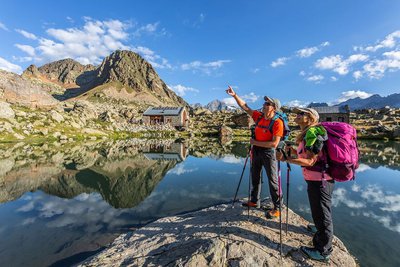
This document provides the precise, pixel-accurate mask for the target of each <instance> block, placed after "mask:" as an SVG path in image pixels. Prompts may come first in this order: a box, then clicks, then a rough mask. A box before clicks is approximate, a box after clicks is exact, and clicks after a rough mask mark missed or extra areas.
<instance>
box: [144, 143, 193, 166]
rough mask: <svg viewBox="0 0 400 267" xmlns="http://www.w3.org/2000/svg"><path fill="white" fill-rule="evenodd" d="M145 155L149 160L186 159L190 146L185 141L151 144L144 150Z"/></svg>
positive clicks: (178, 160)
mask: <svg viewBox="0 0 400 267" xmlns="http://www.w3.org/2000/svg"><path fill="white" fill-rule="evenodd" d="M143 155H144V156H145V157H146V158H147V159H149V160H166V161H177V162H181V161H184V160H185V159H186V157H187V155H188V148H187V146H186V145H185V144H184V143H171V144H150V145H148V147H147V148H146V149H144V150H143Z"/></svg>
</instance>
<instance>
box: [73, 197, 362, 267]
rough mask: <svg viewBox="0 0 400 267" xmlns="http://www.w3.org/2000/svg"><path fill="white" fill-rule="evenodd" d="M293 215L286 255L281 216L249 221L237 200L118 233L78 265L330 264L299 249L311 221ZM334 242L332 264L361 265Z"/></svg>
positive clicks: (255, 213) (256, 214)
mask: <svg viewBox="0 0 400 267" xmlns="http://www.w3.org/2000/svg"><path fill="white" fill-rule="evenodd" d="M289 218H290V219H289V231H288V234H287V235H286V234H285V232H284V231H282V233H283V236H282V239H283V246H282V251H283V255H282V258H281V257H280V256H279V240H280V239H279V220H278V219H276V220H267V219H266V218H265V211H263V210H261V209H260V210H255V209H252V210H250V216H249V220H248V216H247V209H244V208H242V207H241V206H240V204H239V203H237V204H236V205H235V208H233V209H232V208H231V205H230V204H223V205H218V206H214V207H210V208H206V209H203V210H200V211H197V212H192V213H187V214H184V215H180V216H172V217H166V218H163V219H159V220H157V221H155V222H153V223H150V224H148V225H147V226H145V227H143V228H140V229H137V230H136V231H134V232H129V233H127V234H123V235H121V236H119V237H118V238H117V239H115V241H114V242H113V243H112V244H111V245H110V246H109V247H108V248H107V249H105V250H103V251H102V252H100V253H99V254H97V255H95V256H94V257H92V258H90V259H88V260H86V261H85V262H83V263H81V264H80V266H196V267H197V266H326V264H323V263H320V262H316V261H312V260H310V259H307V258H305V256H304V255H303V254H302V253H301V252H300V251H299V250H298V248H299V246H302V245H309V243H310V242H311V234H310V233H308V232H307V230H306V225H307V224H308V222H307V221H306V220H304V219H303V218H301V217H300V216H298V215H296V214H295V213H293V212H292V211H290V212H289ZM282 221H283V222H284V221H285V215H283V216H282ZM333 244H334V251H333V254H332V258H331V262H330V266H357V264H356V262H355V259H354V258H353V257H352V256H351V255H350V254H349V252H348V251H347V249H346V248H345V246H344V245H343V243H342V242H341V241H340V240H339V239H337V238H336V237H335V238H334V240H333Z"/></svg>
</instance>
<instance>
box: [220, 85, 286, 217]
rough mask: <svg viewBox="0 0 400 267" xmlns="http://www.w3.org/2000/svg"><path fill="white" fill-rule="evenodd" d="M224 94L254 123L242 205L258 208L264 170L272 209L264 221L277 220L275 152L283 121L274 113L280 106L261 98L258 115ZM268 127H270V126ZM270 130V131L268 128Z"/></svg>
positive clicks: (278, 194)
mask: <svg viewBox="0 0 400 267" xmlns="http://www.w3.org/2000/svg"><path fill="white" fill-rule="evenodd" d="M226 93H227V94H229V95H230V96H232V97H233V98H234V99H235V100H236V102H237V104H238V105H239V107H241V108H242V109H243V110H244V111H245V112H246V113H247V114H249V115H250V116H251V117H252V118H253V120H254V122H255V123H256V128H255V139H253V138H252V139H250V144H251V145H252V147H253V150H252V153H253V159H252V161H251V170H252V171H251V176H252V177H251V182H252V190H251V199H250V200H249V201H248V202H246V203H244V204H243V205H244V206H250V207H260V204H261V203H260V193H261V182H262V181H261V171H262V167H263V166H264V168H265V171H266V172H267V176H268V185H269V191H270V194H271V199H272V204H273V209H271V210H270V211H268V213H267V217H269V218H277V217H279V215H280V213H279V208H280V205H281V199H282V196H281V194H280V192H279V190H280V188H279V185H278V173H277V160H276V155H275V148H276V147H277V146H278V144H279V142H280V141H281V138H282V137H283V133H284V125H283V121H282V120H280V119H275V120H273V118H274V117H275V113H276V111H277V110H280V108H281V104H280V102H279V100H278V99H273V98H270V97H267V96H265V97H264V100H265V102H264V104H263V107H262V112H259V111H257V110H252V109H251V108H249V106H247V104H246V102H245V101H243V100H242V99H241V98H240V97H239V96H238V95H237V94H236V93H235V91H234V90H233V89H232V87H230V86H229V87H228V89H227V90H226ZM271 123H272V125H270V124H271ZM270 126H272V127H270Z"/></svg>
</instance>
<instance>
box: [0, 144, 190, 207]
mask: <svg viewBox="0 0 400 267" xmlns="http://www.w3.org/2000/svg"><path fill="white" fill-rule="evenodd" d="M19 148H22V151H21V149H19ZM26 150H28V151H31V152H32V153H29V154H27V155H26V156H27V157H24V151H26ZM4 154H5V155H7V154H14V155H15V156H14V157H8V158H5V159H1V160H0V167H1V172H0V174H1V176H0V177H1V178H0V179H1V182H2V186H1V187H0V201H1V202H7V201H11V200H15V199H18V198H19V197H20V196H21V195H23V194H24V193H25V192H29V191H31V192H32V191H36V190H41V191H43V192H45V193H47V194H49V195H54V196H58V197H61V198H74V197H76V196H78V195H81V194H83V193H86V194H90V193H95V192H97V193H99V194H100V195H101V196H102V197H103V199H104V200H106V201H107V202H108V203H109V204H110V205H112V206H113V207H115V208H131V207H134V206H136V205H137V204H139V203H140V202H141V201H143V200H144V199H145V198H146V197H147V196H148V195H149V194H150V193H151V192H152V191H153V189H154V187H155V186H156V185H157V184H158V183H159V181H161V180H162V178H163V177H164V176H165V174H166V173H167V172H168V171H169V170H171V169H172V168H174V167H175V165H176V164H177V163H179V162H181V161H183V160H185V159H186V157H187V154H188V148H187V145H186V144H185V143H176V142H173V141H171V140H170V141H169V142H163V143H159V142H156V141H143V140H130V141H120V142H115V143H107V142H106V143H100V144H99V143H93V144H85V145H82V146H79V147H64V149H62V148H60V150H59V151H57V152H56V150H55V151H54V152H52V150H49V149H48V146H47V145H42V146H34V147H26V146H24V147H21V146H19V145H16V146H14V147H10V148H8V150H7V151H5V152H4ZM31 155H36V157H33V158H32V157H30V156H31Z"/></svg>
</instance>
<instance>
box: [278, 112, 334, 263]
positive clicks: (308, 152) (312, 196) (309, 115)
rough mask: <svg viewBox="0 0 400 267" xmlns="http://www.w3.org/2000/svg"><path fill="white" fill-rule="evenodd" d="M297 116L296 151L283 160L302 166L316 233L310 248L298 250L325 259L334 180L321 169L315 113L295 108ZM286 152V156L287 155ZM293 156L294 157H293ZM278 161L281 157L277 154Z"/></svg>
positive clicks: (330, 232)
mask: <svg viewBox="0 0 400 267" xmlns="http://www.w3.org/2000/svg"><path fill="white" fill-rule="evenodd" d="M293 111H294V112H295V113H296V114H297V116H296V118H295V120H294V121H295V123H296V124H298V125H299V126H300V130H301V132H300V134H299V135H298V136H297V138H296V143H297V145H298V147H297V150H294V149H292V148H288V149H291V151H290V152H291V153H290V154H291V155H292V156H293V154H294V156H295V158H293V157H288V158H287V159H286V160H287V162H289V163H292V164H297V165H300V166H302V172H303V176H304V179H305V180H306V182H307V193H308V200H309V202H310V207H311V215H312V218H313V220H314V224H315V227H316V228H317V231H316V233H315V234H314V237H313V239H312V242H313V246H314V247H305V246H302V247H301V248H300V249H301V251H302V252H303V253H304V254H306V255H307V256H308V257H309V258H311V259H313V260H318V261H323V262H328V261H329V258H330V255H331V253H332V238H333V223H332V210H331V202H332V201H331V199H332V192H333V187H334V180H333V179H332V178H331V177H330V176H329V175H328V174H327V173H326V172H325V166H323V165H325V164H323V162H326V161H324V160H323V157H324V155H325V154H324V153H323V151H322V148H323V145H324V142H323V141H325V140H327V132H326V130H325V129H324V128H323V127H322V126H319V125H318V120H319V115H318V112H317V111H316V110H314V109H312V108H295V109H294V110H293ZM290 154H289V155H290ZM296 155H297V157H296ZM277 158H278V159H279V160H282V161H283V160H285V159H284V158H283V157H282V154H281V153H277Z"/></svg>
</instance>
